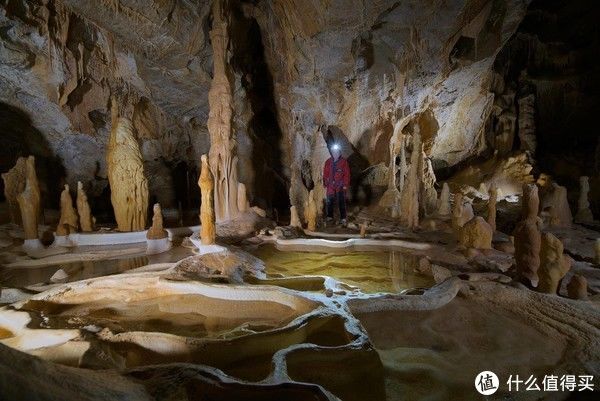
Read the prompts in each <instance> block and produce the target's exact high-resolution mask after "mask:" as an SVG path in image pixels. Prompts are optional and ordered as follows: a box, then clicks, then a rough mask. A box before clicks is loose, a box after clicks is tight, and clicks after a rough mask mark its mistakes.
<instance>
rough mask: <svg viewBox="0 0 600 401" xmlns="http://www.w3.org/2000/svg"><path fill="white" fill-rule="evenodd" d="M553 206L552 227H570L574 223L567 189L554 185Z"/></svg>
mask: <svg viewBox="0 0 600 401" xmlns="http://www.w3.org/2000/svg"><path fill="white" fill-rule="evenodd" d="M552 186H553V187H554V192H553V193H552V206H551V207H550V225H551V226H554V227H570V226H571V223H572V222H573V216H572V214H571V209H570V208H569V202H568V200H567V188H565V187H563V186H561V185H558V184H556V183H553V184H552Z"/></svg>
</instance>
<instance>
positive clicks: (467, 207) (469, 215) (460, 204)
mask: <svg viewBox="0 0 600 401" xmlns="http://www.w3.org/2000/svg"><path fill="white" fill-rule="evenodd" d="M473 217H474V215H473V207H472V206H471V204H470V203H469V202H466V203H465V202H464V201H463V194H462V193H460V192H457V193H455V194H454V207H453V208H452V227H453V229H454V232H455V233H456V234H457V235H458V232H459V231H460V228H462V226H464V225H465V224H466V223H467V222H468V221H470V220H471V219H473Z"/></svg>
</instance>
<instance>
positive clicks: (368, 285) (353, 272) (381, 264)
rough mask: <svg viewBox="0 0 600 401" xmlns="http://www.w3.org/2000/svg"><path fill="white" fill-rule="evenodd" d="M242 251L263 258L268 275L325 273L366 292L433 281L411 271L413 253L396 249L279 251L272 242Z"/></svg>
mask: <svg viewBox="0 0 600 401" xmlns="http://www.w3.org/2000/svg"><path fill="white" fill-rule="evenodd" d="M246 250H247V251H248V252H250V253H251V254H253V255H254V256H256V257H258V258H260V259H261V260H263V262H264V263H265V266H266V270H265V273H266V274H267V277H269V278H279V277H301V276H329V277H332V278H334V279H336V280H337V281H340V282H342V283H344V284H347V285H349V286H352V287H356V288H358V289H359V290H360V291H361V292H363V293H369V294H371V293H380V292H381V293H398V292H401V291H403V290H407V289H412V288H424V287H431V286H432V285H433V284H434V281H433V278H431V277H428V276H425V275H422V274H419V273H417V272H415V267H416V266H417V265H418V260H419V258H418V257H417V256H414V255H410V254H407V253H404V252H400V251H393V250H379V251H359V252H358V251H348V252H340V251H339V250H335V251H332V252H314V251H306V252H304V251H283V250H279V249H277V247H276V246H275V245H274V244H263V245H260V246H258V247H255V248H252V249H246Z"/></svg>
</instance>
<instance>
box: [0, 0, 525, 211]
mask: <svg viewBox="0 0 600 401" xmlns="http://www.w3.org/2000/svg"><path fill="white" fill-rule="evenodd" d="M227 4H228V7H230V9H231V11H232V12H231V15H232V17H231V21H230V34H231V36H232V38H233V39H234V40H233V42H234V43H233V45H232V47H231V49H230V57H231V63H232V67H233V73H234V77H233V79H232V82H234V83H235V88H234V103H235V116H234V128H235V134H236V137H237V141H238V149H239V152H238V156H239V164H240V165H239V167H240V168H239V171H240V180H241V181H242V182H245V183H246V184H247V187H248V188H249V191H250V198H251V199H252V200H253V201H255V202H256V203H258V204H260V205H261V206H263V207H267V208H269V207H276V208H278V209H286V208H287V202H288V198H287V190H288V189H289V188H291V190H290V195H291V196H290V198H291V202H292V203H294V204H298V205H299V206H300V207H301V206H302V203H303V202H304V201H305V200H306V194H307V189H309V187H312V186H313V185H315V183H318V182H320V174H321V171H320V170H321V166H322V163H323V161H324V160H325V159H326V158H327V157H328V151H327V147H326V140H325V139H326V138H325V137H326V135H327V132H330V131H331V130H330V129H329V128H330V127H335V130H336V135H338V137H339V138H342V139H343V140H344V143H345V144H346V145H345V149H344V151H345V153H346V154H347V155H350V154H352V153H354V156H353V157H354V159H356V163H353V167H354V168H355V169H356V171H359V172H361V173H364V172H365V171H366V170H365V168H367V169H373V168H376V169H378V170H377V171H380V172H382V173H383V174H385V172H386V168H387V167H386V166H387V164H388V162H389V152H388V149H389V142H390V141H394V140H395V138H394V127H395V126H397V125H398V124H400V126H402V127H405V129H404V131H403V132H404V133H408V134H410V133H411V130H412V129H413V127H414V126H415V125H418V126H419V127H421V129H423V130H425V131H426V132H425V133H424V134H423V135H424V140H425V142H426V151H427V156H428V157H429V158H430V159H431V162H432V164H433V166H434V168H436V169H440V168H445V167H447V166H452V165H456V164H458V163H460V162H461V161H463V160H465V159H467V158H469V157H471V156H473V155H476V154H479V153H481V152H482V151H484V150H485V149H486V147H487V146H488V144H487V142H486V140H485V138H484V136H485V135H484V131H485V127H486V124H487V123H488V117H489V114H490V112H491V110H492V107H493V100H494V93H493V92H492V91H491V85H492V83H493V77H494V75H493V72H492V66H493V64H494V60H495V59H496V55H497V54H498V52H499V51H500V50H501V49H502V47H503V46H504V44H505V43H506V42H507V41H508V40H509V38H510V37H511V36H512V35H513V33H514V32H515V30H516V29H517V27H518V26H519V23H520V22H521V20H522V19H523V17H524V16H525V13H526V8H527V4H528V2H527V1H525V2H524V1H520V0H452V1H446V2H437V1H433V0H431V1H430V0H427V1H417V0H412V1H402V2H398V1H392V0H377V1H372V2H365V1H362V0H327V1H325V0H306V1H300V0H272V1H262V0H260V1H259V0H253V1H250V0H247V1H243V0H231V1H229V2H228V3H227ZM0 5H1V8H0V26H1V27H2V29H1V30H0V36H1V37H2V42H1V43H0V60H2V63H1V65H0V88H1V89H0V101H1V102H3V103H5V104H7V105H8V107H13V108H16V109H18V110H20V111H21V112H22V113H24V114H25V115H26V116H28V118H29V119H30V120H31V124H32V126H33V127H35V129H36V130H38V131H39V132H41V133H42V134H43V136H44V138H45V141H46V142H47V145H48V149H49V152H50V153H53V156H55V157H56V159H57V160H59V161H60V164H61V166H62V168H64V175H65V180H66V181H67V182H69V183H71V184H74V182H75V181H76V180H82V181H84V183H85V185H86V188H87V189H88V193H89V194H90V198H91V200H92V206H93V207H94V202H96V203H98V204H100V203H101V199H106V196H107V188H106V186H107V180H106V171H105V170H106V166H105V156H104V154H105V148H106V141H107V138H108V132H109V130H110V118H109V116H110V111H109V104H110V97H111V96H114V97H116V98H117V100H118V104H119V111H120V113H121V114H123V115H125V116H128V117H130V118H132V120H133V122H134V127H135V133H136V136H137V139H138V140H139V142H140V145H141V149H142V153H143V157H144V161H145V165H146V169H147V171H148V172H149V175H150V176H149V183H150V192H151V197H154V199H155V200H159V201H161V203H164V204H165V206H176V205H174V204H173V203H174V202H175V198H177V199H178V200H180V201H181V200H182V199H181V197H182V195H181V194H182V193H183V194H187V195H188V196H185V197H184V198H186V199H190V198H194V199H196V198H197V197H198V194H197V193H195V194H193V195H192V196H190V194H189V193H188V192H189V191H188V189H189V187H190V184H189V182H191V183H192V184H194V183H195V179H196V177H197V176H195V174H197V166H198V160H199V156H200V155H201V154H202V153H206V152H207V151H208V148H209V146H210V144H209V140H208V135H207V129H206V121H207V118H208V102H207V93H208V89H209V87H210V80H211V74H212V53H211V46H210V43H209V38H208V31H209V30H210V24H211V16H210V2H209V1H200V0H197V1H173V2H164V1H160V0H145V1H142V0H102V1H98V2H87V1H85V2H82V1H77V0H32V1H26V0H1V1H0ZM400 131H402V130H400ZM27 150H28V149H24V150H23V152H26V151H27ZM378 166H379V167H378ZM2 168H3V169H4V168H5V167H4V166H2ZM369 171H370V170H369ZM183 173H185V174H186V175H187V176H189V177H186V180H183V179H182V177H181V175H182V174H183ZM182 186H185V188H183V189H182V188H181V187H182ZM191 187H195V185H191ZM315 187H316V188H320V185H315ZM192 189H193V188H192ZM187 203H191V202H186V205H187ZM187 206H189V205H187Z"/></svg>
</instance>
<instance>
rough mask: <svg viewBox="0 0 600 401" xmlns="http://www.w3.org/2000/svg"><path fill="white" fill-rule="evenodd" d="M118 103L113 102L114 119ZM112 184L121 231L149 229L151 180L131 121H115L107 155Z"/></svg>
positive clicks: (121, 119)
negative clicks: (145, 169) (148, 177)
mask: <svg viewBox="0 0 600 401" xmlns="http://www.w3.org/2000/svg"><path fill="white" fill-rule="evenodd" d="M115 109H116V104H114V101H113V116H114V114H116V112H115V111H114V110H115ZM107 170H108V181H109V184H110V200H111V202H112V206H113V210H114V213H115V218H116V220H117V226H118V229H119V231H140V230H144V229H145V228H146V214H147V212H148V181H147V179H146V176H145V175H144V162H143V160H142V154H141V153H140V147H139V145H138V143H137V141H136V139H135V137H134V135H133V128H132V125H131V121H129V120H128V119H126V118H115V119H114V121H113V126H112V130H111V133H110V139H109V142H108V152H107Z"/></svg>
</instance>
